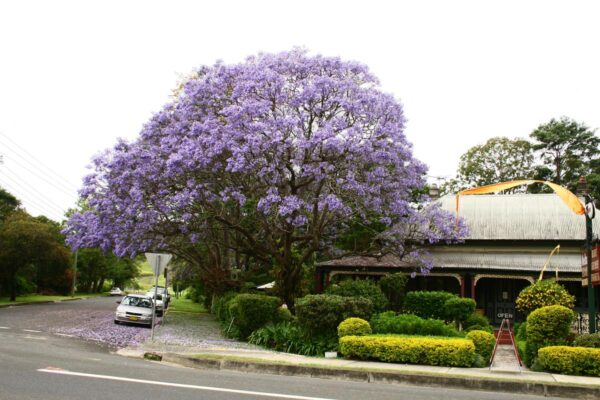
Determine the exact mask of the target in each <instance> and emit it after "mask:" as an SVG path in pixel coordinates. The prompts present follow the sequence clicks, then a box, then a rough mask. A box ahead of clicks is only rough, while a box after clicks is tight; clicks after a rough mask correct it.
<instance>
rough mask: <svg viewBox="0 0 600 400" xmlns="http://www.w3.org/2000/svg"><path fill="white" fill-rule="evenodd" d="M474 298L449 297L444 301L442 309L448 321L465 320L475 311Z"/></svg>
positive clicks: (459, 321) (461, 321)
mask: <svg viewBox="0 0 600 400" xmlns="http://www.w3.org/2000/svg"><path fill="white" fill-rule="evenodd" d="M475 306H476V303H475V300H473V299H469V298H467V297H463V298H461V297H451V298H449V299H448V300H446V301H445V302H444V311H445V314H446V317H445V318H444V319H446V320H449V321H456V322H458V323H463V322H465V321H466V320H467V319H468V318H469V317H470V316H471V314H473V313H474V312H475Z"/></svg>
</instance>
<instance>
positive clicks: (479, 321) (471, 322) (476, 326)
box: [463, 313, 493, 333]
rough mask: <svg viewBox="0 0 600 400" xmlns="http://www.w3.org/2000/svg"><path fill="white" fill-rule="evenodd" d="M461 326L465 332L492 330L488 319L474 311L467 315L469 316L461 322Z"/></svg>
mask: <svg viewBox="0 0 600 400" xmlns="http://www.w3.org/2000/svg"><path fill="white" fill-rule="evenodd" d="M463 328H464V330H465V331H467V332H469V331H473V330H481V331H486V332H490V333H491V332H492V331H493V328H492V325H490V321H489V320H488V319H487V318H486V317H485V316H483V315H479V314H476V313H473V314H471V315H469V317H468V318H467V319H466V321H465V322H464V323H463Z"/></svg>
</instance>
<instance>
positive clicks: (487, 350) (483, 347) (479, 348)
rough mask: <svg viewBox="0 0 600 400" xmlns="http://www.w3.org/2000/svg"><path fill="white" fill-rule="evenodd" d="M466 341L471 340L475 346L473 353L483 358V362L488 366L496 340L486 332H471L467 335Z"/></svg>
mask: <svg viewBox="0 0 600 400" xmlns="http://www.w3.org/2000/svg"><path fill="white" fill-rule="evenodd" d="M466 338H467V339H471V340H472V341H473V344H474V345H475V352H476V353H477V354H479V355H481V357H482V358H483V361H484V362H485V363H486V365H487V364H489V361H490V357H491V356H492V351H494V345H495V344H496V338H495V337H494V335H492V334H491V333H489V332H486V331H475V330H474V331H471V332H469V333H467V336H466Z"/></svg>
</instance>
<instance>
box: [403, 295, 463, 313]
mask: <svg viewBox="0 0 600 400" xmlns="http://www.w3.org/2000/svg"><path fill="white" fill-rule="evenodd" d="M456 297H457V296H456V295H454V294H452V293H448V292H443V291H429V292H427V291H415V292H408V293H407V294H406V299H404V311H405V312H407V313H410V314H415V315H417V316H419V317H421V318H433V319H445V318H446V311H445V309H444V304H445V303H446V300H449V299H452V298H456Z"/></svg>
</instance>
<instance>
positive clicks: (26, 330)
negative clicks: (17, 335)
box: [23, 329, 42, 333]
mask: <svg viewBox="0 0 600 400" xmlns="http://www.w3.org/2000/svg"><path fill="white" fill-rule="evenodd" d="M23 331H24V332H33V333H42V331H36V330H34V329H23Z"/></svg>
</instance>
